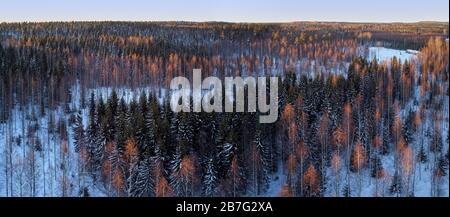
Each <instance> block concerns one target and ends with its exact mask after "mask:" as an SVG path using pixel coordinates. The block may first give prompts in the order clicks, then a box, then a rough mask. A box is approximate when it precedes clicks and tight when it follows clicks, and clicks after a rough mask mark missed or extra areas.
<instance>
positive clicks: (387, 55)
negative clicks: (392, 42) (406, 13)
mask: <svg viewBox="0 0 450 217" xmlns="http://www.w3.org/2000/svg"><path fill="white" fill-rule="evenodd" d="M417 54H418V51H415V50H409V49H408V50H398V49H391V48H385V47H369V56H368V59H369V60H373V59H374V58H376V60H377V61H378V62H383V61H390V60H391V59H392V58H393V57H394V56H396V57H397V58H398V59H400V60H401V61H402V62H403V61H405V60H411V59H415V58H417Z"/></svg>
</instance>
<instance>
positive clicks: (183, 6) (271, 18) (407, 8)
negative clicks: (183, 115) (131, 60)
mask: <svg viewBox="0 0 450 217" xmlns="http://www.w3.org/2000/svg"><path fill="white" fill-rule="evenodd" d="M448 8H449V1H448V0H305V1H299V0H147V1H145V0H127V1H125V0H122V1H119V0H0V22H18V21H79V20H122V21H169V20H170V21H174V20H176V21H180V20H184V21H228V22H288V21H356V22H415V21H424V20H427V21H431V20H432V21H447V22H448V17H449V9H448Z"/></svg>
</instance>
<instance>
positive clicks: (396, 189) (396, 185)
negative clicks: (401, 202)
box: [389, 172, 403, 196]
mask: <svg viewBox="0 0 450 217" xmlns="http://www.w3.org/2000/svg"><path fill="white" fill-rule="evenodd" d="M402 191H403V185H402V177H401V176H400V175H399V174H398V172H395V174H394V177H393V179H392V184H391V186H390V187H389V192H390V193H391V194H396V195H397V196H399V195H400V194H401V193H402Z"/></svg>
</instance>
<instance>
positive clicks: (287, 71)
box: [0, 22, 449, 197]
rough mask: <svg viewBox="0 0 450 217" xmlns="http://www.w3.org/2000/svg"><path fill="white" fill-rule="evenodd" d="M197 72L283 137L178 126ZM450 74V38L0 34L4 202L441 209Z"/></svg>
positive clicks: (267, 31) (261, 29)
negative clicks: (296, 200)
mask: <svg viewBox="0 0 450 217" xmlns="http://www.w3.org/2000/svg"><path fill="white" fill-rule="evenodd" d="M419 33H420V34H419ZM193 69H201V70H202V77H207V76H217V77H219V78H224V77H227V76H242V77H245V76H278V77H279V82H278V84H279V88H278V89H279V99H280V101H279V104H278V106H279V109H278V111H279V114H278V117H279V118H278V120H277V122H275V123H273V124H260V123H259V122H258V117H259V114H258V112H255V113H251V112H244V113H214V112H213V113H206V112H198V113H194V112H192V113H184V112H180V113H174V112H172V110H171V109H170V106H169V103H170V102H169V97H170V91H169V84H170V81H171V79H172V78H173V77H176V76H185V77H187V78H189V79H192V71H193ZM448 69H449V42H448V23H433V22H426V23H408V24H401V23H392V24H389V23H383V24H364V23H320V22H305V23H303V22H296V23H288V24H233V23H219V22H217V23H191V22H135V23H134V22H67V23H64V22H61V23H57V22H54V23H52V22H50V23H9V24H7V23H2V24H0V196H5V197H17V196H29V197H36V196H51V197H60V196H72V197H73V196H112V197H116V196H117V197H122V196H128V197H148V196H149V197H153V196H155V197H164V196H230V197H239V196H283V197H290V196H292V197H335V196H338V197H345V196H351V197H360V196H363V197H408V196H423V197H430V196H431V197H441V196H447V197H448V196H449V168H448V165H449V157H448V155H449V154H448V153H449V136H448V129H449V95H448V86H449V70H448Z"/></svg>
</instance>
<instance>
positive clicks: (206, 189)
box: [203, 158, 217, 197]
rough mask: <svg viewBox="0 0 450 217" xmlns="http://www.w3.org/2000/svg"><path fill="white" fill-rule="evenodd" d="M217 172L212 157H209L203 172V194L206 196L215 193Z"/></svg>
mask: <svg viewBox="0 0 450 217" xmlns="http://www.w3.org/2000/svg"><path fill="white" fill-rule="evenodd" d="M216 185H217V172H216V169H215V166H214V160H213V158H209V159H208V162H207V163H206V170H205V174H204V175H203V195H204V196H207V197H211V196H214V195H215V194H216V190H217V189H216Z"/></svg>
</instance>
